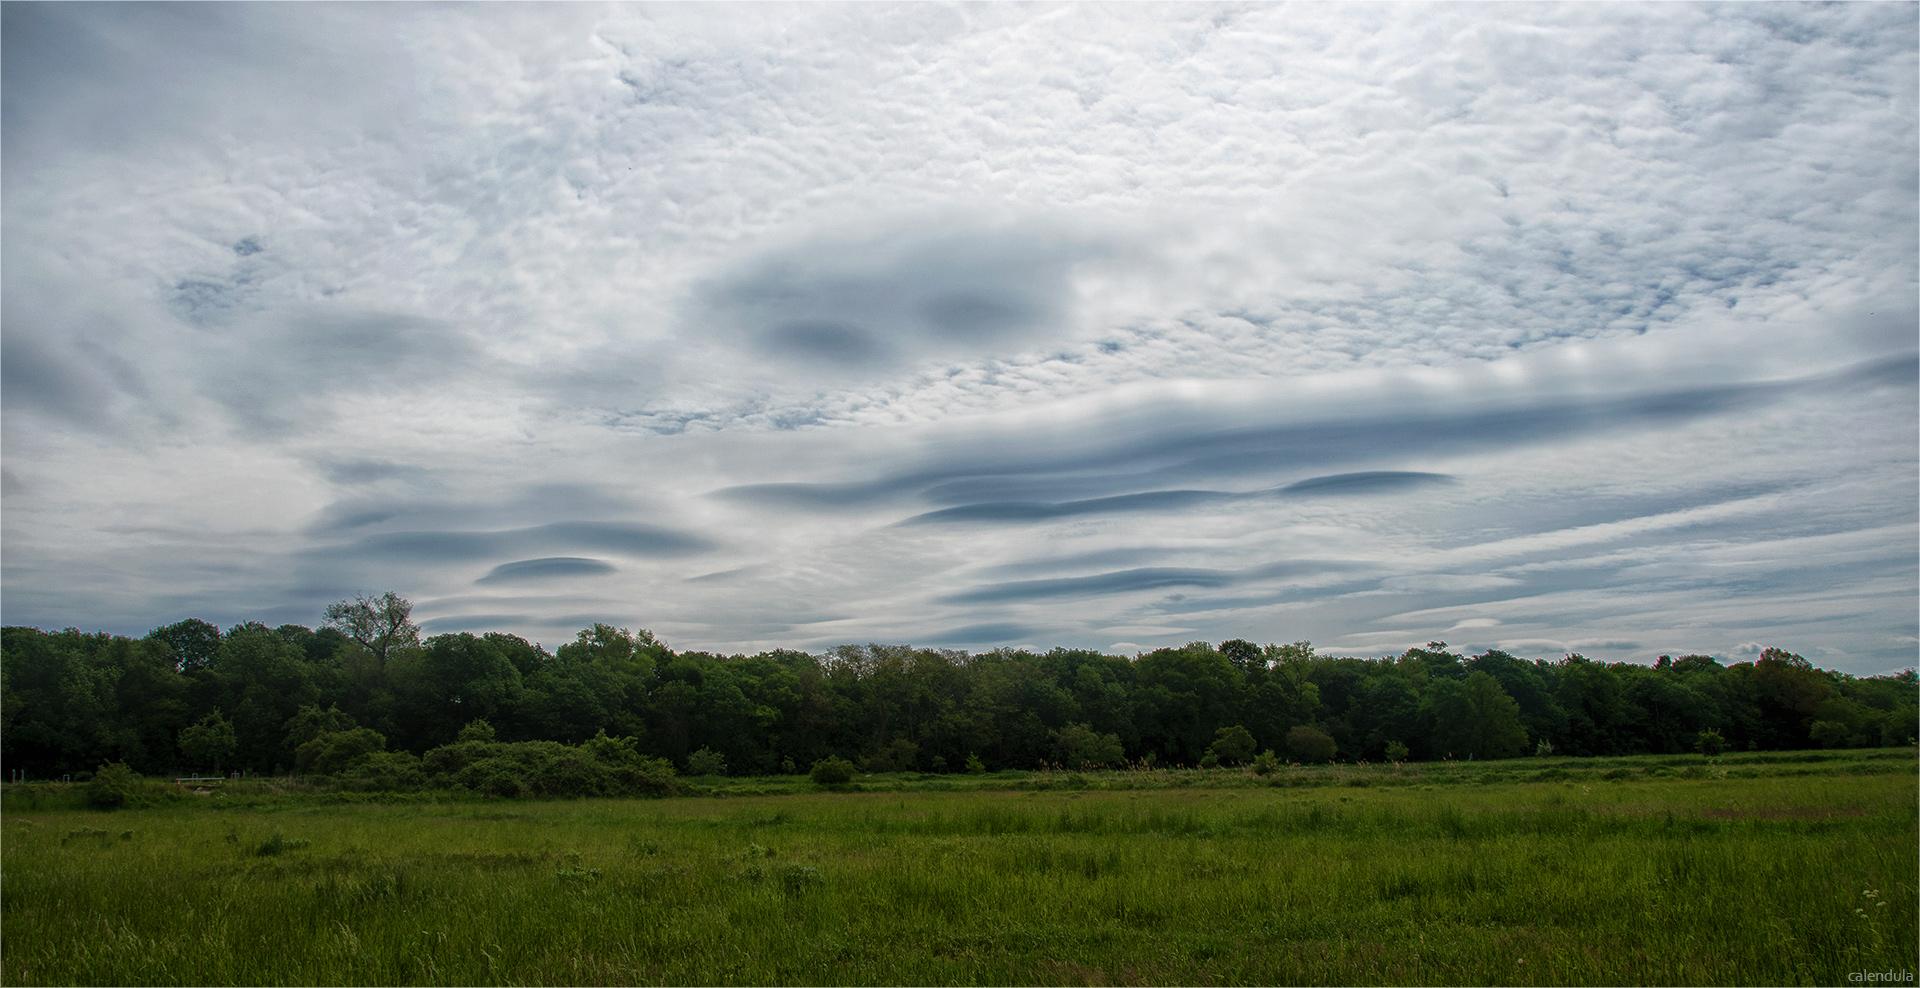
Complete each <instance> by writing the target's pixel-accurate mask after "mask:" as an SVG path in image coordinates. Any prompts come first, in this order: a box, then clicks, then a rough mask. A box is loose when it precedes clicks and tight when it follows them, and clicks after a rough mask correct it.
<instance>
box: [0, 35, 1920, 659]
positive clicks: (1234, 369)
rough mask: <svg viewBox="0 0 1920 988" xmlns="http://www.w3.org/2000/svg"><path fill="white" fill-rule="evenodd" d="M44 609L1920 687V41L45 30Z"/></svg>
mask: <svg viewBox="0 0 1920 988" xmlns="http://www.w3.org/2000/svg"><path fill="white" fill-rule="evenodd" d="M3 10H4V25H3V26H0V38H3V39H4V58H0V74H3V75H4V79H3V80H0V100H3V102H4V105H3V106H0V156H3V165H4V167H3V168H0V210H3V211H4V223H3V224H0V305H3V311H0V344H3V352H0V371H3V372H4V375H3V376H4V381H3V382H0V401H3V402H4V415H3V417H0V429H3V430H4V431H3V436H0V443H3V447H0V467H3V468H4V470H3V472H4V488H3V491H0V497H3V498H4V501H3V504H4V510H3V511H0V567H3V568H4V578H3V581H0V611H3V612H4V613H3V617H4V620H5V622H6V623H7V624H10V625H31V626H37V627H42V628H49V629H51V628H59V627H66V626H75V627H79V628H82V629H84V630H90V631H91V630H105V631H111V632H114V633H121V634H132V635H138V634H143V633H145V632H146V631H147V630H149V629H151V628H154V627H157V626H159V625H163V624H168V623H172V622H174V621H178V620H180V619H182V618H186V617H199V618H202V619H205V620H209V621H213V622H215V623H217V624H221V625H229V624H232V623H235V622H240V621H249V620H258V621H264V622H266V623H268V624H275V625H277V624H281V623H289V622H290V623H297V624H304V625H309V626H315V625H318V624H320V623H321V621H322V611H323V609H324V608H325V606H326V605H327V604H328V603H331V602H333V601H337V600H340V599H343V598H346V597H349V596H352V595H354V594H356V593H379V592H383V591H386V590H394V591H397V592H399V593H400V594H402V595H403V596H406V597H408V598H409V599H411V600H412V601H414V604H415V610H414V617H415V619H416V620H417V621H418V622H419V623H420V624H421V626H422V628H423V629H424V630H425V631H427V632H429V633H445V632H457V631H474V632H481V631H506V632H511V633H515V634H520V635H523V636H525V637H527V638H529V639H530V640H534V641H538V642H542V643H544V644H546V645H547V646H548V647H550V648H551V647H554V646H556V645H558V644H560V643H563V642H565V641H569V640H571V639H572V637H573V635H574V633H575V632H577V631H578V630H580V629H581V628H584V627H587V626H589V625H591V624H592V623H594V622H602V621H604V622H607V623H610V624H614V625H617V626H622V627H631V628H642V627H644V628H648V629H651V630H652V631H654V632H655V633H656V634H657V635H659V636H660V637H661V638H662V639H663V640H665V641H667V642H668V643H669V644H671V645H672V646H674V647H675V648H679V649H704V650H711V651H717V652H722V653H739V652H755V651H759V650H762V649H767V648H776V647H787V648H800V649H807V650H812V651H820V650H823V649H826V648H828V647H831V646H833V645H837V644H842V643H863V642H886V643H908V644H913V645H918V646H925V647H949V648H959V649H969V650H973V651H982V650H988V649H993V648H997V647H1031V648H1037V649H1045V648H1049V647H1054V646H1064V647H1077V648H1098V649H1105V650H1109V651H1112V652H1115V653H1118V654H1124V655H1132V654H1134V653H1136V652H1138V651H1143V650H1149V649H1153V648H1158V647H1162V646H1169V645H1175V646H1177V645H1181V644H1184V643H1186V642H1189V641H1195V640H1205V641H1212V642H1218V641H1221V640H1224V639H1228V638H1245V639H1250V640H1253V641H1256V642H1262V643H1264V642H1291V641H1296V640H1310V641H1312V642H1313V643H1314V645H1315V646H1316V648H1318V649H1319V650H1320V651H1321V652H1322V653H1323V654H1341V655H1361V656H1373V655H1388V654H1394V653H1397V652H1399V651H1402V650H1404V649H1406V648H1408V647H1410V646H1414V645H1419V644H1422V643H1425V642H1428V641H1445V642H1447V643H1449V645H1451V646H1454V647H1457V648H1460V649H1466V650H1472V651H1479V650H1483V649H1487V648H1502V649H1505V650H1508V651H1510V652H1513V653H1515V654H1518V655H1521V656H1523V657H1528V658H1548V659H1554V658H1559V657H1561V656H1564V655H1565V654H1567V653H1569V652H1580V653H1582V654H1584V655H1586V656H1587V657H1589V658H1593V659H1598V660H1603V661H1632V662H1650V661H1653V660H1654V659H1655V658H1656V657H1657V656H1658V655H1660V654H1673V655H1680V654H1687V653H1701V654H1709V655H1714V656H1718V657H1720V658H1722V659H1723V660H1726V661H1738V660H1742V659H1749V658H1752V657H1753V656H1755V655H1756V654H1757V653H1758V652H1759V650H1760V649H1761V648H1763V647H1769V646H1779V647H1783V648H1788V649H1790V650H1793V651H1796V652H1799V653H1801V654H1803V655H1805V656H1807V657H1808V658H1809V659H1810V660H1811V661H1813V662H1814V663H1815V664H1816V665H1820V666H1823V667H1826V668H1834V669H1840V670H1843V671H1846V672H1850V673H1855V674H1859V675H1870V674H1879V673H1884V672H1888V671H1891V670H1897V669H1900V668H1906V667H1911V666H1913V665H1914V663H1915V658H1916V649H1917V647H1920V641H1917V639H1916V635H1917V634H1920V617H1917V615H1920V567H1917V565H1916V563H1917V561H1920V527H1917V523H1920V328H1917V327H1920V143H1917V141H1916V126H1915V125H1916V120H1917V119H1920V114H1917V113H1916V89H1917V88H1920V63H1917V62H1916V48H1920V44H1917V42H1920V6H1916V5H1914V4H1911V3H1890V4H1875V3H1850V4H1839V5H1831V6H1800V5H1778V4H1759V3H1756V4H1733V5H1724V6H1723V5H1700V4H1685V3H1664V4H1654V5H1636V4H1614V3H1607V4H1597V5H1586V4H1567V5H1534V4H1465V5H1451V4H1418V5H1408V6H1399V5H1377V4H1365V5H1358V4H1355V5H1347V4H1333V3H1329V4H1309V5H1301V6H1290V5H1267V4H1210V3H1187V4H1177V5H1169V6H1162V5H1150V4H1124V5H1119V4H1116V5H1104V4H1077V5H1052V4H1034V5H946V4H933V3H926V4H855V5H837V4H804V5H798V6H778V5H751V6H729V5H721V4H694V5H664V6H648V5H637V6H629V5H613V6H603V5H591V4H580V5H575V4H533V5H517V4H508V3H502V4H481V5H424V4H371V5H330V4H277V3H276V4H261V5H251V4H183V5H171V4H127V5H120V4H98V5H96V4H84V3H74V4H24V3H7V4H5V5H4V8H3Z"/></svg>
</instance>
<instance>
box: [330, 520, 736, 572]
mask: <svg viewBox="0 0 1920 988" xmlns="http://www.w3.org/2000/svg"><path fill="white" fill-rule="evenodd" d="M714 547H715V543H714V542H712V541H711V540H709V539H706V538H704V537H701V536H698V535H693V534H690V533H686V532H677V531H674V530H672V529H666V528H661V527H659V526H656V525H646V524H641V523H638V522H555V523H553V524H550V525H536V526H534V527H531V528H520V529H510V530H505V531H492V532H461V531H438V532H436V531H418V532H382V533H378V534H374V535H369V536H366V537H365V538H362V539H359V540H357V541H355V542H351V543H344V544H336V545H332V546H326V547H322V548H319V549H315V550H312V553H311V554H312V555H314V556H316V557H318V558H325V559H336V560H360V561H370V562H371V561H378V562H390V563H447V562H462V561H467V560H474V559H485V558H488V557H498V556H503V555H516V554H525V553H526V552H528V551H534V552H538V551H540V550H543V549H545V550H555V549H561V550H565V549H573V550H583V551H598V552H608V553H617V554H620V555H627V556H642V557H675V556H688V555H694V554H698V553H701V552H705V551H707V550H708V549H711V548H714Z"/></svg>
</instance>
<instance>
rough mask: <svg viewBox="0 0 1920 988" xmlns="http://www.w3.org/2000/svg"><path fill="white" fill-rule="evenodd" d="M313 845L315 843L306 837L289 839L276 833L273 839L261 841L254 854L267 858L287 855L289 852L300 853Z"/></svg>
mask: <svg viewBox="0 0 1920 988" xmlns="http://www.w3.org/2000/svg"><path fill="white" fill-rule="evenodd" d="M311 843H313V842H312V841H310V840H308V839H306V838H305V837H288V836H285V835H283V834H281V833H280V832H279V831H275V832H274V834H273V836H272V837H269V838H267V839H266V840H264V841H261V842H260V846H259V847H256V848H254V849H253V853H254V854H256V855H259V856H260V857H263V858H267V857H272V856H274V855H276V854H285V853H287V852H288V851H298V850H300V849H301V848H303V847H306V846H307V845H308V844H311Z"/></svg>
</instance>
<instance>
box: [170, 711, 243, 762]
mask: <svg viewBox="0 0 1920 988" xmlns="http://www.w3.org/2000/svg"><path fill="white" fill-rule="evenodd" d="M239 747H240V738H239V736H238V735H236V734H235V733H234V732H233V724H232V723H231V722H230V721H228V720H227V719H226V718H225V717H222V716H220V711H218V710H215V711H214V712H213V713H210V714H208V715H206V716H205V717H202V718H200V722H199V723H198V724H193V725H190V726H188V727H185V728H182V729H181V730H180V753H181V754H183V755H186V756H187V761H188V763H190V764H193V765H205V764H207V763H208V762H212V763H213V774H215V775H219V774H220V762H221V760H222V759H226V758H231V757H233V753H234V751H235V750H236V749H238V748H239Z"/></svg>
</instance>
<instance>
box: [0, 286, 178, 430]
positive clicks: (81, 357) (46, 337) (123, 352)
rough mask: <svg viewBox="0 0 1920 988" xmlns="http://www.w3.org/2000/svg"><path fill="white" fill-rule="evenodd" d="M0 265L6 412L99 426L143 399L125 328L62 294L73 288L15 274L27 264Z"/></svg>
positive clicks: (142, 380) (0, 361)
mask: <svg viewBox="0 0 1920 988" xmlns="http://www.w3.org/2000/svg"><path fill="white" fill-rule="evenodd" d="M8 253H9V254H11V253H12V251H11V249H10V250H9V251H8ZM7 265H8V270H9V272H10V275H9V282H8V286H7V290H6V291H5V293H4V294H3V295H0V323H3V324H4V326H5V332H4V333H0V397H3V399H4V401H5V405H6V407H7V408H9V409H13V410H17V411H34V412H38V413H41V414H45V415H51V416H54V417H56V418H61V419H65V420H66V421H68V422H71V423H74V424H76V425H82V426H87V427H90V428H106V427H108V426H109V425H110V423H111V422H112V420H113V418H114V415H115V412H116V410H117V409H118V407H119V406H120V405H121V404H122V403H123V402H125V401H126V400H128V399H140V398H144V397H146V396H147V395H148V393H149V389H148V384H147V380H146V376H145V374H143V373H142V371H141V369H140V367H139V365H138V363H137V362H136V361H135V360H132V359H129V357H128V356H127V351H129V350H130V349H131V345H130V344H129V342H128V339H127V333H126V331H125V329H124V327H122V326H121V325H119V324H118V323H117V322H116V320H115V319H114V318H112V316H111V315H110V314H108V313H106V312H104V311H91V310H87V309H81V308H75V307H73V306H72V305H71V304H70V300H69V299H67V298H65V297H63V296H64V295H65V293H66V292H67V291H77V290H80V286H76V285H68V286H60V287H56V286H55V285H54V284H53V283H51V282H40V281H37V280H34V279H32V277H31V276H30V275H27V276H24V277H23V276H22V275H21V274H20V273H19V270H20V269H23V268H27V267H28V266H27V265H20V264H16V263H15V262H14V261H13V260H12V259H11V258H9V260H8V261H7ZM15 279H22V280H19V281H16V280H15Z"/></svg>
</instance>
